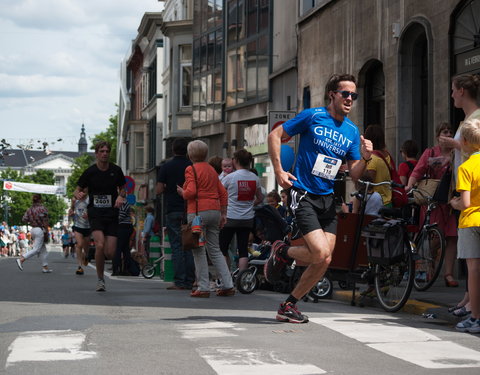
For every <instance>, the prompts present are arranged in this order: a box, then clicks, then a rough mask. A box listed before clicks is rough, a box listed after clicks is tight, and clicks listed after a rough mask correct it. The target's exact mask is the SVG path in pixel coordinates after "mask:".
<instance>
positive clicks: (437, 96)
mask: <svg viewBox="0 0 480 375" xmlns="http://www.w3.org/2000/svg"><path fill="white" fill-rule="evenodd" d="M303 5H305V2H304V3H303ZM310 5H312V6H311V7H308V6H304V7H302V8H300V10H301V14H300V19H299V21H298V89H297V94H298V97H299V107H300V108H301V107H305V106H307V105H308V106H309V105H312V106H320V105H323V104H324V86H325V83H326V82H327V80H328V77H329V76H330V75H331V74H332V73H334V72H347V73H352V74H354V75H355V76H357V77H358V85H357V86H358V91H359V93H360V96H359V100H358V101H357V103H356V106H355V108H354V110H353V112H352V115H351V117H352V120H353V121H354V122H355V123H357V124H358V125H359V128H360V130H361V131H363V130H364V128H365V127H366V126H367V125H369V124H373V123H376V124H380V125H382V126H384V128H385V132H386V141H387V148H388V149H389V150H390V151H391V152H392V153H393V154H394V155H396V156H397V160H398V155H399V149H400V146H401V144H402V143H403V142H404V141H405V140H407V139H415V140H416V141H417V142H418V143H419V146H420V148H421V149H422V150H423V149H424V148H426V147H428V146H431V145H432V144H433V143H434V142H435V139H434V138H435V137H434V129H435V125H436V124H438V123H440V122H443V121H450V122H451V123H452V125H453V126H454V127H455V126H457V125H458V122H459V121H460V119H461V118H462V114H461V113H458V111H455V110H454V108H453V105H452V101H451V99H450V91H451V89H450V88H451V78H452V76H454V75H455V74H458V73H462V72H466V71H468V72H471V73H478V72H480V61H478V60H477V58H478V56H479V55H480V54H479V47H480V36H479V33H480V31H479V30H478V25H479V24H480V22H479V20H480V1H479V0H462V1H459V0H445V1H435V0H429V1H421V2H418V1H414V0H402V1H396V0H384V1H377V0H364V1H361V2H359V1H351V0H337V1H326V0H323V1H313V2H311V3H310ZM475 56H477V58H476V57H475ZM306 93H308V95H306Z"/></svg>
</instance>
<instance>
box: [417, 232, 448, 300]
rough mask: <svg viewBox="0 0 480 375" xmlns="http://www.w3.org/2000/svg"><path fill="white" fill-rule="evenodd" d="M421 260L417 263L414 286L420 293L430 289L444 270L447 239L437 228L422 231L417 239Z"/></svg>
mask: <svg viewBox="0 0 480 375" xmlns="http://www.w3.org/2000/svg"><path fill="white" fill-rule="evenodd" d="M415 247H416V250H417V256H418V258H419V259H417V260H416V261H415V277H414V279H413V286H414V287H415V289H417V290H419V291H425V290H427V289H428V288H430V287H431V286H432V285H433V283H434V282H435V280H437V277H438V275H439V274H440V271H441V269H442V265H443V259H444V258H445V247H446V245H445V237H444V236H443V233H442V231H441V230H440V229H439V228H437V227H431V228H428V229H422V231H421V232H420V233H419V235H418V236H417V238H416V239H415Z"/></svg>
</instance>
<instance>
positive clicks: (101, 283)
mask: <svg viewBox="0 0 480 375" xmlns="http://www.w3.org/2000/svg"><path fill="white" fill-rule="evenodd" d="M95 290H96V291H97V292H105V290H106V289H105V280H103V279H101V280H98V281H97V289H95Z"/></svg>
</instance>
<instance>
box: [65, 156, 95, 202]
mask: <svg viewBox="0 0 480 375" xmlns="http://www.w3.org/2000/svg"><path fill="white" fill-rule="evenodd" d="M93 162H94V159H93V157H92V156H91V155H88V154H83V155H81V156H79V157H78V158H75V160H74V162H73V167H72V168H73V170H72V174H71V175H70V177H69V178H68V181H67V197H68V198H72V196H73V192H74V191H75V188H76V187H77V182H78V179H79V178H80V176H81V175H82V173H83V171H85V169H87V168H88V167H89V166H90V165H92V164H93Z"/></svg>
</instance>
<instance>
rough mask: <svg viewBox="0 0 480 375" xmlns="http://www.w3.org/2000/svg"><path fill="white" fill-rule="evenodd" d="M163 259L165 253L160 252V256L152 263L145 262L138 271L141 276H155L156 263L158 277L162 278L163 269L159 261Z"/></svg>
mask: <svg viewBox="0 0 480 375" xmlns="http://www.w3.org/2000/svg"><path fill="white" fill-rule="evenodd" d="M164 259H165V255H164V254H162V256H161V257H160V258H158V259H155V260H154V261H153V262H152V263H147V264H145V265H144V266H143V267H142V270H141V271H140V272H141V273H142V276H143V277H144V278H146V279H152V278H153V277H154V276H155V273H156V271H155V270H156V268H157V264H160V275H159V276H160V278H161V279H163V276H164V275H163V269H162V267H161V262H163V260H164Z"/></svg>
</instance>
